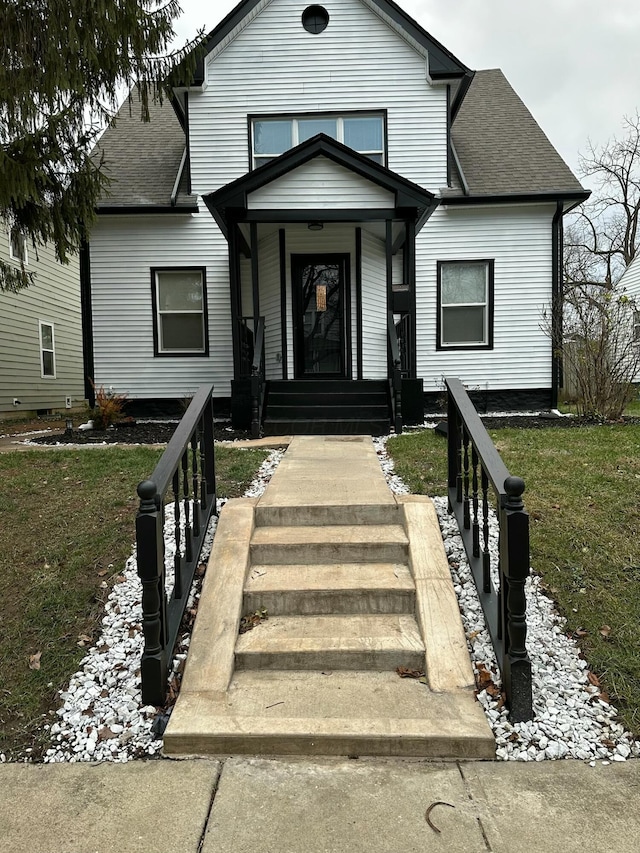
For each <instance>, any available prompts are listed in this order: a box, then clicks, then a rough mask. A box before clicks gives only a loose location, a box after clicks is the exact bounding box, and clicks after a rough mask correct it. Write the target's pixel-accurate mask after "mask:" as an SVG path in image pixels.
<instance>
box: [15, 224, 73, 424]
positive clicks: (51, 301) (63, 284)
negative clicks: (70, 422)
mask: <svg viewBox="0 0 640 853" xmlns="http://www.w3.org/2000/svg"><path fill="white" fill-rule="evenodd" d="M0 258H1V259H2V260H3V261H5V262H7V263H9V264H16V265H19V264H20V263H21V261H22V262H23V263H24V264H25V268H26V269H27V271H29V272H33V273H35V279H34V283H33V284H32V285H30V286H29V287H27V288H24V289H23V290H20V291H19V292H18V293H9V292H0V417H7V416H9V415H17V414H21V413H31V412H37V411H49V410H57V411H60V410H64V409H65V407H66V408H71V407H75V406H77V405H79V404H82V403H83V402H84V400H85V388H84V378H83V353H82V315H81V305H80V271H79V261H78V258H77V257H75V258H72V259H71V262H70V263H69V265H63V264H60V263H59V262H58V261H57V260H56V258H55V251H54V249H53V247H52V246H39V247H38V248H37V250H36V249H34V248H33V247H32V246H31V245H29V243H28V242H27V241H26V240H24V238H22V236H21V235H19V234H17V235H13V238H10V236H9V234H8V233H7V231H6V230H3V229H1V228H0Z"/></svg>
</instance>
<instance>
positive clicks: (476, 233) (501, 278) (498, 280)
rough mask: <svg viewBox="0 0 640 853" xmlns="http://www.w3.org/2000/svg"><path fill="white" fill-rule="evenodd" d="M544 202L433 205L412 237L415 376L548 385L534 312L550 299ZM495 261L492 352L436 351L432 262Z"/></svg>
mask: <svg viewBox="0 0 640 853" xmlns="http://www.w3.org/2000/svg"><path fill="white" fill-rule="evenodd" d="M553 213H554V210H553V208H552V207H551V206H545V205H540V206H533V205H531V206H528V207H524V206H522V207H501V208H499V207H494V208H490V207H487V208H482V209H479V208H474V209H473V210H469V209H467V210H462V209H459V208H458V209H446V208H439V209H438V210H437V211H436V212H435V213H434V215H433V216H432V217H431V219H430V220H429V222H428V223H427V225H426V226H425V228H424V229H423V231H422V232H421V233H420V235H419V236H418V240H417V252H416V254H417V258H416V264H417V293H416V297H417V314H418V322H417V342H418V376H422V377H423V378H424V390H425V391H426V392H432V391H436V390H439V389H440V388H441V386H442V378H443V377H444V376H457V377H459V378H460V379H461V380H462V381H463V382H467V383H469V384H470V385H474V386H479V387H481V388H487V387H488V388H493V389H509V388H514V389H515V388H542V387H550V386H551V341H550V340H549V338H548V337H547V336H546V335H545V334H544V332H543V331H542V329H541V323H540V322H536V318H540V319H541V317H542V311H543V309H544V308H545V306H547V307H548V306H549V305H550V302H551V219H552V216H553ZM490 258H493V259H494V260H495V311H494V348H493V350H473V349H472V350H457V351H446V350H439V351H437V350H436V291H437V270H436V265H437V261H438V260H441V261H446V260H480V259H490Z"/></svg>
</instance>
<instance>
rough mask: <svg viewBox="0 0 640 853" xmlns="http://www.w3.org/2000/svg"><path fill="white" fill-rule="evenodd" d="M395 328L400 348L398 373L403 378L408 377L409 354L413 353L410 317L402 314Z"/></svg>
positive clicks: (409, 369)
mask: <svg viewBox="0 0 640 853" xmlns="http://www.w3.org/2000/svg"><path fill="white" fill-rule="evenodd" d="M395 327H396V335H397V337H398V344H399V348H400V371H401V373H402V375H403V376H409V375H410V372H411V363H410V359H411V352H412V351H413V341H412V334H411V315H410V314H403V315H402V316H401V318H400V319H399V320H398V322H397V323H396V324H395Z"/></svg>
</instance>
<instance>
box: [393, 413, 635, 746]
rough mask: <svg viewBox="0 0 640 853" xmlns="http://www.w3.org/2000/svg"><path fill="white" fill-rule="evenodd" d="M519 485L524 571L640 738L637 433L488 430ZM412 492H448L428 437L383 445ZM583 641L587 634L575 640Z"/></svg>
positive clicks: (442, 459) (441, 452) (626, 429)
mask: <svg viewBox="0 0 640 853" xmlns="http://www.w3.org/2000/svg"><path fill="white" fill-rule="evenodd" d="M490 435H491V437H492V439H493V441H494V443H495V444H496V446H497V447H498V450H499V451H500V453H501V455H502V458H503V459H504V461H505V463H506V465H507V467H508V468H509V471H510V472H511V473H512V474H516V475H518V476H521V477H523V478H524V480H525V483H526V486H527V488H526V492H525V495H524V499H525V506H526V508H527V510H528V511H529V514H530V516H531V565H532V566H533V568H534V570H535V571H536V572H538V573H539V574H540V575H541V576H542V577H543V579H544V582H545V585H546V588H547V590H548V592H549V594H550V595H552V596H553V598H554V599H555V601H556V602H557V605H558V609H559V611H560V612H561V613H562V614H563V615H564V616H566V617H567V620H568V626H567V627H568V630H569V631H571V632H575V631H578V630H579V629H581V630H580V631H579V636H580V637H581V639H580V644H581V646H582V649H583V651H584V654H585V656H586V658H587V660H588V661H589V665H590V667H591V669H592V670H593V671H594V672H596V673H597V674H598V675H599V676H600V677H601V680H602V683H603V685H604V686H605V689H606V690H607V691H608V692H609V695H610V696H611V699H612V701H613V702H614V703H615V704H616V705H617V707H618V709H619V711H620V716H621V720H622V722H623V723H624V724H625V726H627V727H628V728H629V729H630V731H632V732H633V733H634V734H635V735H636V736H640V640H639V633H640V514H639V511H638V510H639V504H640V426H637V425H626V426H623V425H612V426H592V427H576V428H571V429H553V428H548V429H541V430H538V429H530V430H529V429H522V430H517V429H503V430H491V432H490ZM388 449H389V453H390V454H391V455H392V456H393V458H394V460H395V465H396V470H397V472H398V474H399V475H400V476H401V477H402V478H403V479H404V481H405V482H406V483H407V485H408V486H409V488H410V489H411V490H412V491H413V492H417V493H421V494H430V495H437V494H440V495H442V494H445V493H446V441H445V440H444V439H443V438H442V437H440V436H437V435H436V434H435V433H433V432H432V431H427V432H422V433H414V434H405V435H402V436H400V437H398V438H394V439H392V440H390V441H389V444H388ZM583 632H585V633H583Z"/></svg>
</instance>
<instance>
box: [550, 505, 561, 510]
mask: <svg viewBox="0 0 640 853" xmlns="http://www.w3.org/2000/svg"><path fill="white" fill-rule="evenodd" d="M561 508H562V507H561V506H560V504H551V509H561Z"/></svg>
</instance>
